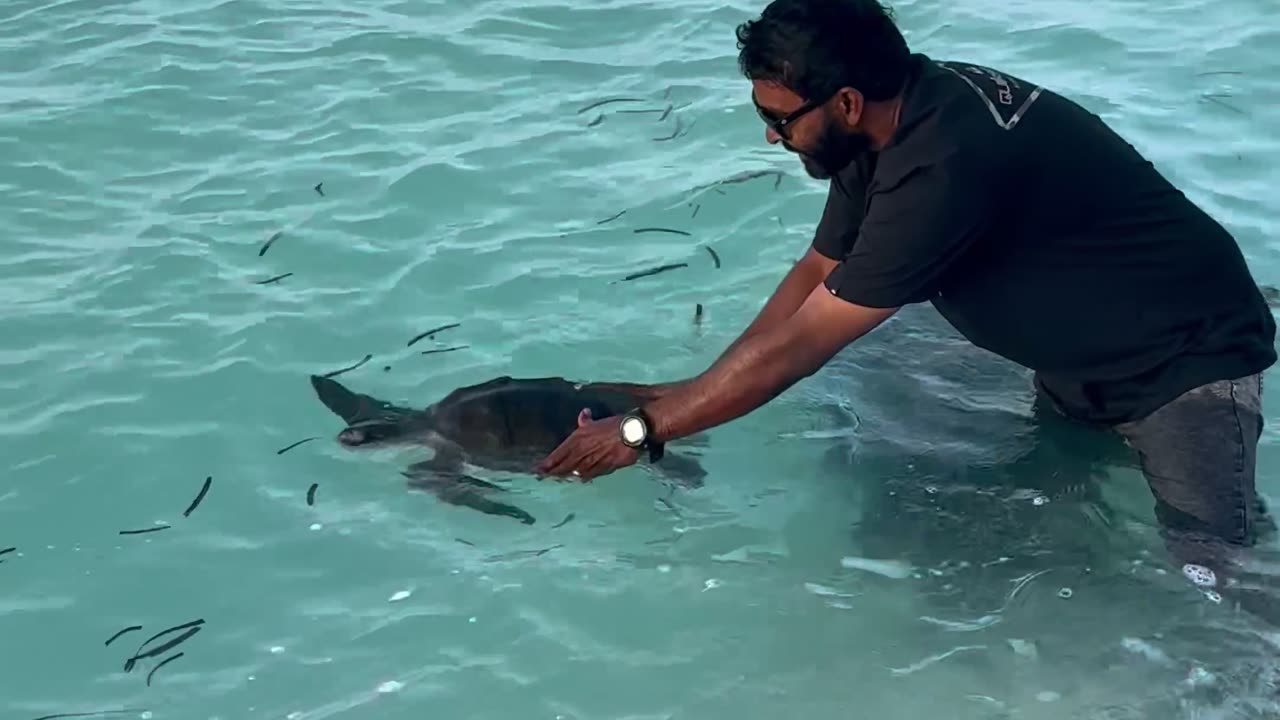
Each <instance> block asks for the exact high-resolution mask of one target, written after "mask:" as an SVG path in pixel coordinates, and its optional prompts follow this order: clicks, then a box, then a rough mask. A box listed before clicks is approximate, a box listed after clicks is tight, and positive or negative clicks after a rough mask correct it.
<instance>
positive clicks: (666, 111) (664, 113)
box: [658, 103, 675, 122]
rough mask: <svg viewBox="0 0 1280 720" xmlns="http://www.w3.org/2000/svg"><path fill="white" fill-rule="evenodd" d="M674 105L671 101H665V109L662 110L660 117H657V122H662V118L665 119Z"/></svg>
mask: <svg viewBox="0 0 1280 720" xmlns="http://www.w3.org/2000/svg"><path fill="white" fill-rule="evenodd" d="M674 107H675V105H672V104H671V103H667V109H666V110H665V111H663V113H662V117H660V118H658V122H662V121H663V120H666V119H667V116H668V115H670V114H671V110H672V109H673V108H674Z"/></svg>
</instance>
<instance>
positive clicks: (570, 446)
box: [535, 410, 640, 482]
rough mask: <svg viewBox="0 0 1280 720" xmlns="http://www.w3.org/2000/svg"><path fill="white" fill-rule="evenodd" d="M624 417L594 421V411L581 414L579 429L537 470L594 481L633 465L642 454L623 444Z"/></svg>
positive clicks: (584, 411) (617, 416)
mask: <svg viewBox="0 0 1280 720" xmlns="http://www.w3.org/2000/svg"><path fill="white" fill-rule="evenodd" d="M621 426H622V416H621V415H616V416H612V417H607V418H604V419H603V420H592V419H591V411H590V410H583V411H582V412H580V413H578V429H577V430H574V431H573V434H572V435H570V436H569V437H568V438H566V439H565V441H564V442H563V443H560V446H559V447H557V448H556V449H555V450H553V451H552V452H551V454H550V455H548V456H547V457H546V458H544V459H543V460H542V462H540V463H538V465H537V467H536V468H535V470H536V471H537V472H538V473H539V474H544V475H553V476H563V475H573V476H574V477H575V478H580V479H581V480H582V481H583V482H591V481H592V480H594V479H595V478H597V477H599V476H601V475H608V474H609V473H611V472H613V471H614V470H617V469H619V468H623V467H626V466H627V465H631V464H632V463H634V462H635V461H636V460H637V459H638V458H639V457H640V452H639V451H638V450H636V449H635V448H631V447H627V446H626V445H624V444H623V442H622V433H621Z"/></svg>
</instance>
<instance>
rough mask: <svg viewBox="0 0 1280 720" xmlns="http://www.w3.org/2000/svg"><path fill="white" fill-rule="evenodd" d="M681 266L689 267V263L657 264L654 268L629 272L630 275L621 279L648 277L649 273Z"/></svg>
mask: <svg viewBox="0 0 1280 720" xmlns="http://www.w3.org/2000/svg"><path fill="white" fill-rule="evenodd" d="M683 267H689V263H672V264H670V265H659V266H658V267H656V268H651V269H649V270H641V271H640V272H635V273H631V274H630V275H628V276H626V277H624V278H622V280H623V281H624V282H625V281H627V280H636V279H638V278H642V277H648V276H650V275H657V274H658V273H662V272H667V271H668V270H675V269H677V268H683Z"/></svg>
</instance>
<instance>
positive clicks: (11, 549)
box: [0, 547, 18, 562]
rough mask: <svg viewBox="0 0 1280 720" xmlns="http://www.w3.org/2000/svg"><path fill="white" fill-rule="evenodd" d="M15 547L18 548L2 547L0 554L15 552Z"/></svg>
mask: <svg viewBox="0 0 1280 720" xmlns="http://www.w3.org/2000/svg"><path fill="white" fill-rule="evenodd" d="M17 549H18V548H16V547H8V548H4V549H3V550H0V555H8V554H9V553H11V552H15V551H16V550H17ZM0 562H3V561H0Z"/></svg>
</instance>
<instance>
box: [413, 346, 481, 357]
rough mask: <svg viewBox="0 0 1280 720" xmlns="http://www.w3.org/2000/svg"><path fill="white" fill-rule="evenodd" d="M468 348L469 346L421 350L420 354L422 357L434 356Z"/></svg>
mask: <svg viewBox="0 0 1280 720" xmlns="http://www.w3.org/2000/svg"><path fill="white" fill-rule="evenodd" d="M469 347H471V346H470V345H455V346H454V347H447V348H440V349H438V350H423V351H422V354H423V355H435V354H436V353H447V352H453V351H454V350H465V349H467V348H469Z"/></svg>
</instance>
